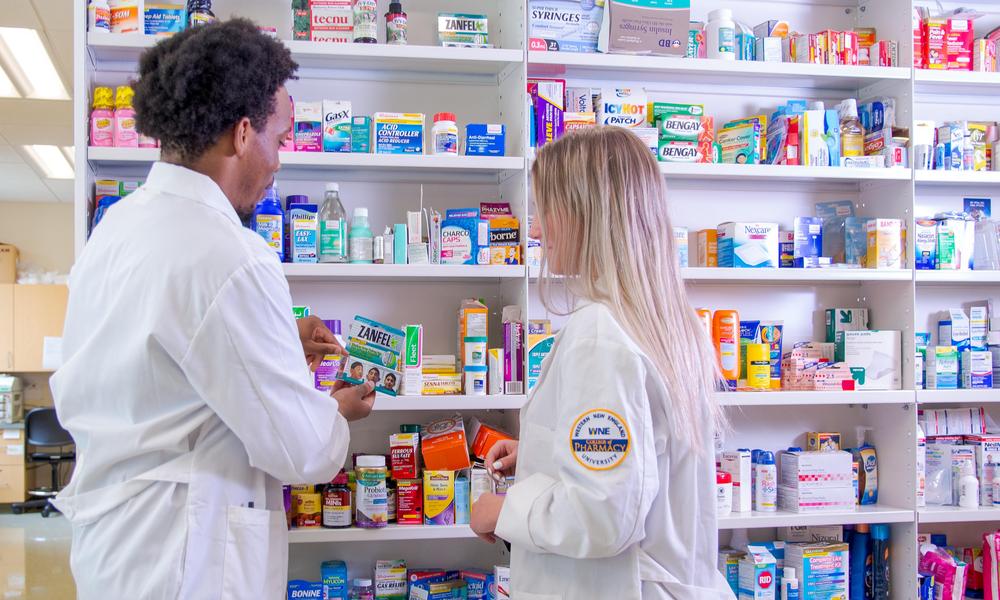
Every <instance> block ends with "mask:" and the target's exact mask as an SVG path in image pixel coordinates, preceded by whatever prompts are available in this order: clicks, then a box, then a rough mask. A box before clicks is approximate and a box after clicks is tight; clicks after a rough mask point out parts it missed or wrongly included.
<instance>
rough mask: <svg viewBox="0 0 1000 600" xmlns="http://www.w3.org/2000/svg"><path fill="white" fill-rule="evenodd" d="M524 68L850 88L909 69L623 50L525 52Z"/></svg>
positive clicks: (542, 72)
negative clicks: (638, 53) (642, 53)
mask: <svg viewBox="0 0 1000 600" xmlns="http://www.w3.org/2000/svg"><path fill="white" fill-rule="evenodd" d="M528 72H529V74H532V75H539V76H556V75H558V76H567V77H576V78H584V79H608V78H614V80H616V81H620V80H623V79H624V80H634V79H637V78H638V79H643V80H646V81H668V82H671V83H678V82H683V83H706V84H715V85H724V86H726V87H732V86H734V85H744V86H764V87H767V86H778V87H788V88H822V89H836V90H853V91H855V92H856V91H857V90H858V89H859V88H862V87H864V86H867V85H870V84H872V83H876V82H878V81H885V80H896V81H905V80H908V79H909V78H910V70H909V69H904V68H900V67H895V68H889V67H862V66H857V67H854V66H844V65H812V64H800V63H774V62H754V61H725V60H718V59H705V58H702V59H688V58H672V57H656V56H631V55H623V54H614V55H612V54H577V53H572V52H547V51H531V52H528Z"/></svg>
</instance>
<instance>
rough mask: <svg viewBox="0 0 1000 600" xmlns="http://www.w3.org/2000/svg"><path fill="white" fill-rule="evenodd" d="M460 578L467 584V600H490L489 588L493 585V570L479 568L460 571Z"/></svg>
mask: <svg viewBox="0 0 1000 600" xmlns="http://www.w3.org/2000/svg"><path fill="white" fill-rule="evenodd" d="M462 579H463V580H464V581H465V583H466V584H467V585H468V586H469V600H491V599H492V598H493V596H492V595H490V588H492V587H493V581H494V579H493V572H492V571H479V570H474V569H473V570H465V571H462Z"/></svg>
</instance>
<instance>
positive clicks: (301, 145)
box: [295, 102, 323, 152]
mask: <svg viewBox="0 0 1000 600" xmlns="http://www.w3.org/2000/svg"><path fill="white" fill-rule="evenodd" d="M295 151H296V152H322V151H323V103H322V102H296V103H295Z"/></svg>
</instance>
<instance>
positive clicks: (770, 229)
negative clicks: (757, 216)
mask: <svg viewBox="0 0 1000 600" xmlns="http://www.w3.org/2000/svg"><path fill="white" fill-rule="evenodd" d="M717 234H718V244H719V246H718V247H719V266H720V267H737V268H777V267H778V264H779V258H778V224H777V223H733V222H729V223H722V224H721V225H719V227H718V229H717Z"/></svg>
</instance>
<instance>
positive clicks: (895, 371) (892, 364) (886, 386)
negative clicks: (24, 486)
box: [837, 330, 902, 390]
mask: <svg viewBox="0 0 1000 600" xmlns="http://www.w3.org/2000/svg"><path fill="white" fill-rule="evenodd" d="M901 340H902V338H901V334H900V332H899V331H889V330H875V331H844V332H842V334H841V335H840V336H839V337H838V339H837V346H838V352H837V355H838V356H842V357H843V362H845V363H847V366H848V367H850V369H851V373H852V374H853V376H854V381H855V382H856V384H857V388H858V389H859V390H898V389H901V386H902V377H901V370H902V366H901V365H902V344H901Z"/></svg>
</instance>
